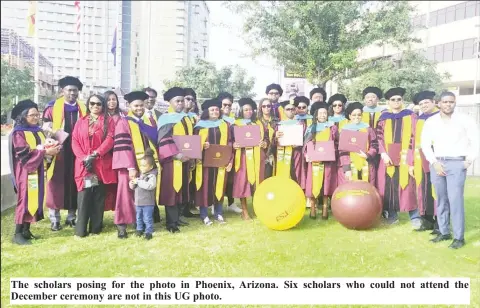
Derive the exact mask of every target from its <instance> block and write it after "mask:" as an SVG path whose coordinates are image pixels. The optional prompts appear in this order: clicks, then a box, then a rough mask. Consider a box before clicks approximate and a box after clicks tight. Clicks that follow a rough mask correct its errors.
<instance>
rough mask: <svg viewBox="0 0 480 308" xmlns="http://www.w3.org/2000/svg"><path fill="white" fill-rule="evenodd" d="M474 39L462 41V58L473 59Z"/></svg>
mask: <svg viewBox="0 0 480 308" xmlns="http://www.w3.org/2000/svg"><path fill="white" fill-rule="evenodd" d="M474 46H475V39H469V40H464V41H463V59H473V54H474Z"/></svg>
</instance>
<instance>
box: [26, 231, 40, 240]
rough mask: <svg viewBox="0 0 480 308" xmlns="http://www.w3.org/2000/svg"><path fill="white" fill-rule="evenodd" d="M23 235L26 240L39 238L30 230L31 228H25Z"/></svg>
mask: <svg viewBox="0 0 480 308" xmlns="http://www.w3.org/2000/svg"><path fill="white" fill-rule="evenodd" d="M22 235H23V237H24V238H25V239H26V240H38V239H39V237H38V236H35V235H33V234H32V232H30V230H23V234H22Z"/></svg>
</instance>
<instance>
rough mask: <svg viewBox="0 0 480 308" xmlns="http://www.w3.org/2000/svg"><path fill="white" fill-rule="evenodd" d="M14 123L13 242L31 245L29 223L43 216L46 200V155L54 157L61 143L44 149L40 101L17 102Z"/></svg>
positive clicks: (12, 152)
mask: <svg viewBox="0 0 480 308" xmlns="http://www.w3.org/2000/svg"><path fill="white" fill-rule="evenodd" d="M11 118H12V120H15V126H14V127H13V130H12V132H11V133H10V135H9V136H8V138H9V140H8V143H9V152H10V155H9V157H10V161H9V162H10V170H12V181H13V186H14V189H15V192H16V193H17V206H16V208H15V235H14V236H13V243H15V244H18V245H28V244H31V242H30V240H31V239H36V238H37V237H36V236H34V235H33V234H32V233H31V231H30V224H31V223H34V222H37V221H40V220H42V219H43V217H44V216H43V206H44V204H45V203H44V202H45V184H46V183H45V171H46V166H47V163H46V159H45V156H46V155H49V156H54V155H56V154H58V153H59V152H60V149H61V146H60V145H58V146H55V147H51V148H44V144H45V135H44V134H43V131H42V129H41V128H40V127H39V126H38V123H39V120H40V113H39V112H38V107H37V104H35V103H34V102H33V101H31V100H29V99H28V100H23V101H20V102H18V104H16V105H15V106H14V107H13V109H12V113H11Z"/></svg>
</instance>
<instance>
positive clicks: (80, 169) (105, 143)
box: [72, 94, 117, 237]
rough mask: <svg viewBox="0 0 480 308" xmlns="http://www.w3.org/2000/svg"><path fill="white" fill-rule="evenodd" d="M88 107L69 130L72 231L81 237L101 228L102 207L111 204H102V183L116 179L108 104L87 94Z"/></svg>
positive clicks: (109, 182) (112, 127)
mask: <svg viewBox="0 0 480 308" xmlns="http://www.w3.org/2000/svg"><path fill="white" fill-rule="evenodd" d="M87 108H88V109H87V115H86V116H84V117H83V118H81V119H79V120H78V122H77V125H75V128H74V129H73V132H72V150H73V153H74V155H75V164H74V166H75V169H74V174H75V182H76V184H77V190H78V220H77V223H76V226H75V234H76V235H77V236H80V237H85V236H87V235H88V234H89V233H94V234H98V233H100V232H101V231H102V227H103V212H104V208H105V207H107V208H111V207H114V204H113V205H107V206H105V195H106V192H105V184H112V183H117V174H116V173H115V171H114V170H113V169H112V156H113V155H112V151H111V150H112V148H113V134H114V130H115V128H114V123H113V119H112V118H111V117H108V116H106V115H105V113H106V111H107V104H106V102H105V100H104V99H103V97H102V96H100V95H96V94H94V95H92V96H90V97H89V98H88V100H87ZM87 225H89V227H88V229H87Z"/></svg>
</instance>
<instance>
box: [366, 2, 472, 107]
mask: <svg viewBox="0 0 480 308" xmlns="http://www.w3.org/2000/svg"><path fill="white" fill-rule="evenodd" d="M410 3H411V5H412V6H413V7H414V8H415V9H416V13H415V15H414V16H412V20H411V21H412V24H413V25H414V27H415V32H414V33H413V35H414V36H415V37H418V38H420V39H421V40H422V42H421V43H417V44H414V45H413V48H414V49H416V50H418V51H420V52H422V53H423V54H424V55H425V56H426V57H427V58H428V59H430V60H432V61H436V62H437V69H438V71H439V72H448V73H449V74H450V75H451V77H450V79H449V80H446V81H445V83H444V86H445V87H446V88H448V89H449V90H450V91H452V92H454V93H456V94H457V102H458V103H459V104H471V103H479V102H480V58H479V57H480V43H479V41H480V18H479V16H480V1H410ZM359 56H360V58H362V59H369V58H375V57H385V56H392V57H394V58H395V57H400V56H401V50H399V49H396V48H392V47H389V46H384V47H377V46H370V47H368V48H365V49H363V50H361V51H360V55H359ZM474 88H475V89H476V90H475V93H474Z"/></svg>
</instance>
